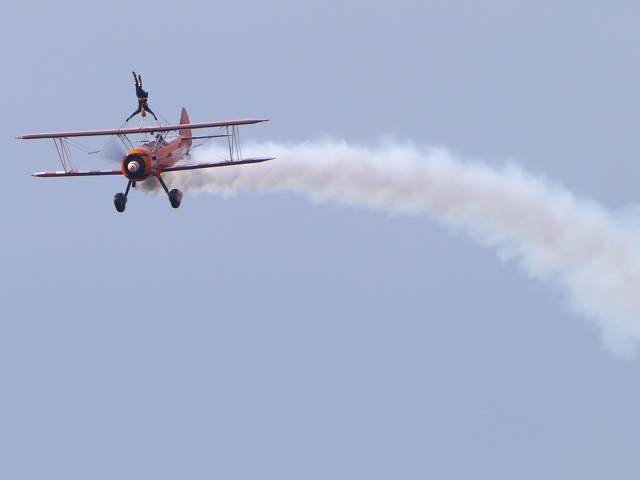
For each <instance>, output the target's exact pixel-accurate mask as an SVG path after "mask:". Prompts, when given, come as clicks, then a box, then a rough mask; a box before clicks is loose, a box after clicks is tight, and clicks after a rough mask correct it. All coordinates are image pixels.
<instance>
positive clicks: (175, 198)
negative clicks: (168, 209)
mask: <svg viewBox="0 0 640 480" xmlns="http://www.w3.org/2000/svg"><path fill="white" fill-rule="evenodd" d="M169 201H170V202H171V206H172V207H173V208H178V207H179V206H180V202H181V201H182V192H181V191H180V190H178V189H177V188H174V189H173V190H171V191H170V192H169Z"/></svg>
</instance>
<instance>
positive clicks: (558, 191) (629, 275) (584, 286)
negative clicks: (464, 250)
mask: <svg viewBox="0 0 640 480" xmlns="http://www.w3.org/2000/svg"><path fill="white" fill-rule="evenodd" d="M249 150H251V152H249ZM243 153H245V156H252V155H251V154H252V153H255V154H256V156H264V155H269V156H275V157H277V159H276V160H274V161H272V162H267V163H264V164H260V165H251V166H239V167H229V168H216V169H209V170H199V171H188V172H181V173H180V174H179V175H178V174H173V175H171V177H172V178H171V179H170V180H171V181H172V183H173V184H175V186H176V187H179V188H181V189H183V190H186V191H188V190H192V189H208V190H210V191H213V192H220V193H226V194H232V193H233V192H235V191H237V190H238V189H243V190H246V191H249V192H254V191H274V190H289V191H296V192H303V193H305V194H307V195H309V196H311V197H312V198H313V199H315V200H316V201H328V200H332V201H338V202H345V203H348V204H352V205H363V206H368V207H372V208H376V209H381V210H386V211H391V212H397V213H404V214H410V215H418V214H431V215H433V216H435V217H436V218H437V219H438V220H439V221H441V222H443V223H445V224H448V225H451V226H455V227H461V228H464V229H466V230H467V231H468V232H469V233H470V234H471V235H472V236H473V237H474V238H475V239H477V240H478V241H479V242H480V243H482V244H483V245H491V246H497V247H500V250H499V255H500V256H501V257H503V258H517V259H518V260H519V261H520V262H521V263H522V265H523V266H524V267H525V269H526V271H527V272H529V273H530V274H531V275H532V276H534V277H536V278H538V279H540V280H542V281H551V282H553V283H554V284H556V285H560V287H561V288H562V289H563V290H564V291H565V292H566V293H567V295H568V300H569V303H570V305H571V307H572V308H573V309H574V310H575V311H576V312H578V313H579V314H581V315H583V316H584V317H586V318H587V319H589V320H590V321H592V322H594V323H595V324H596V325H597V326H598V327H599V328H600V329H601V331H602V337H603V340H604V344H605V346H606V347H607V348H609V349H611V350H612V351H613V353H615V354H617V355H620V356H627V357H631V356H633V355H634V354H635V349H636V346H637V343H638V340H639V339H640V295H638V292H640V264H639V261H638V259H639V258H640V244H639V242H638V239H637V237H636V236H635V234H634V232H632V231H630V230H628V229H625V228H624V226H623V225H622V224H621V223H620V222H619V221H617V220H616V219H615V218H614V217H613V216H612V215H611V214H610V213H609V212H607V211H606V210H605V209H604V208H603V207H601V206H599V205H598V204H596V203H594V202H590V201H586V200H579V199H576V198H575V197H574V196H573V195H572V194H571V193H570V192H568V191H566V190H564V189H563V188H562V187H560V186H559V185H554V184H552V183H550V182H548V181H546V180H545V179H544V178H540V177H535V176H533V175H531V174H528V173H526V172H524V171H523V170H522V169H521V168H519V167H518V166H516V165H508V166H506V167H504V168H501V169H493V168H490V167H489V166H487V165H486V164H483V163H481V162H461V161H458V160H456V159H455V158H453V157H452V155H451V153H450V152H449V151H448V150H446V149H444V148H432V147H425V148H419V147H415V146H411V145H396V144H391V143H387V144H384V145H382V146H380V147H379V148H377V149H367V148H361V147H353V146H349V145H347V144H345V143H344V142H336V141H332V140H325V141H321V142H316V143H303V144H298V145H281V144H274V143H267V144H261V145H251V146H250V148H245V151H244V152H243ZM215 155H216V153H215V151H213V150H209V151H206V150H205V151H203V152H201V153H200V155H199V156H198V157H197V158H196V160H197V161H213V160H214V159H215V158H216V157H215ZM153 188H154V187H153V185H151V189H153Z"/></svg>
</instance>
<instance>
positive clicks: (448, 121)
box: [0, 1, 640, 479]
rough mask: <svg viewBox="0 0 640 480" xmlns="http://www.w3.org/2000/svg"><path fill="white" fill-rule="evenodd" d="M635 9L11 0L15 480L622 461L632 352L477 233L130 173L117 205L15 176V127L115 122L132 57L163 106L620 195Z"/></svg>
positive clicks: (612, 206)
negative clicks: (147, 190)
mask: <svg viewBox="0 0 640 480" xmlns="http://www.w3.org/2000/svg"><path fill="white" fill-rule="evenodd" d="M639 19H640V7H638V6H635V5H629V4H628V3H627V2H613V3H609V4H607V5H606V6H605V5H604V4H603V5H597V4H591V5H582V4H579V3H577V2H575V3H568V4H565V5H562V6H558V5H556V3H555V2H528V3H524V4H523V2H519V4H512V3H511V2H497V1H495V2H494V1H492V2H483V3H477V2H450V1H448V2H431V3H427V4H424V5H421V4H419V3H415V4H413V3H405V4H396V5H391V4H384V3H380V4H375V3H371V2H351V3H349V4H347V5H344V4H342V3H340V2H324V3H323V4H322V5H319V4H318V5H303V4H299V3H297V2H275V3H269V4H265V3H261V2H254V3H252V2H231V3H226V4H216V5H211V4H207V3H205V2H203V3H201V4H197V3H189V2H184V4H178V3H170V2H159V3H158V2H156V3H154V4H144V3H139V4H129V3H128V2H112V3H106V2H100V1H98V2H93V3H87V4H83V5H77V4H73V3H69V4H67V5H49V4H39V3H36V2H28V1H27V2H22V3H13V4H10V5H6V6H5V7H4V10H3V17H2V20H1V23H0V27H1V28H0V31H1V32H2V33H1V34H0V35H1V37H0V38H2V47H0V48H1V51H2V57H1V58H2V61H3V68H2V69H0V78H1V80H2V83H1V85H2V88H3V93H4V94H3V95H2V100H1V102H2V111H3V113H4V114H3V115H2V116H1V118H0V127H1V129H0V131H2V132H3V133H4V150H5V151H4V155H3V157H4V162H3V168H4V180H5V184H4V185H3V192H4V208H3V209H2V210H0V219H1V220H2V222H3V225H5V228H3V230H2V233H1V234H0V235H1V236H2V242H0V250H1V255H0V271H1V272H2V274H1V275H0V283H1V288H0V318H2V321H1V322H0V410H1V411H2V415H1V416H0V446H1V447H2V448H0V471H2V472H3V476H6V477H7V478H35V477H37V478H60V477H65V478H87V477H91V478H184V477H189V478H229V479H232V478H269V479H271V478H272V479H276V478H278V479H280V478H304V479H309V478H318V479H320V478H322V479H324V478H349V479H353V478H363V479H364V478H367V479H370V478H381V479H382V478H384V479H387V478H426V477H437V478H483V479H484V478H486V479H489V478H490V479H495V478H505V479H506V478H603V477H605V476H606V477H610V478H630V479H631V478H634V479H635V478H637V477H638V473H640V460H639V459H638V455H637V445H638V444H639V441H640V434H639V433H638V432H640V429H639V428H638V427H639V426H640V411H639V408H638V397H639V396H640V386H639V385H640V384H639V382H638V381H637V380H638V374H639V373H640V370H639V367H638V361H637V360H635V361H628V360H621V359H618V358H615V357H612V356H611V355H609V354H608V353H607V352H606V351H605V350H604V349H603V346H602V341H601V335H600V332H599V331H598V330H597V329H596V328H595V327H593V326H592V324H591V323H589V322H588V321H586V320H585V319H584V318H581V317H580V316H578V315H576V314H574V313H571V311H570V309H569V307H568V304H567V298H566V295H565V293H564V292H563V291H562V290H561V289H558V288H556V287H554V286H553V285H550V284H547V283H541V282H540V281H538V280H536V279H534V278H531V277H529V276H528V275H527V273H526V272H525V271H524V269H523V268H522V267H520V266H519V264H518V263H517V262H514V261H506V262H502V261H500V260H498V259H497V256H496V251H495V249H492V248H485V247H482V246H479V245H478V244H477V243H475V242H474V241H473V240H472V239H470V238H468V236H467V235H466V233H465V231H464V230H460V231H452V230H451V228H449V227H446V226H443V225H441V224H440V223H438V222H437V221H436V220H435V219H434V218H432V217H430V216H417V217H407V216H402V215H389V214H387V213H381V212H377V211H373V210H370V209H367V208H363V207H360V208H352V207H349V206H344V205H340V204H337V203H332V202H329V203H324V204H317V203H314V202H312V201H310V200H309V199H308V198H307V197H305V196H304V195H302V194H299V193H286V192H285V193H270V194H268V193H263V194H247V193H239V194H238V195H237V196H235V197H233V198H226V197H222V196H219V195H211V194H209V193H207V192H202V193H200V194H193V193H188V194H186V195H185V198H184V200H183V204H182V206H181V207H180V209H178V210H173V209H171V207H170V205H169V202H168V201H167V199H166V198H165V197H163V196H152V195H147V194H144V193H140V192H133V193H132V194H131V196H130V202H129V204H128V206H127V211H126V212H125V213H124V214H117V213H116V211H115V209H114V208H113V203H112V198H113V194H115V193H116V192H119V191H122V190H123V189H124V187H125V184H124V183H123V180H122V179H121V178H117V177H109V178H90V179H35V178H32V177H30V176H29V174H30V173H32V172H36V171H42V170H48V169H57V168H59V162H58V159H57V155H56V153H55V149H54V147H53V145H52V142H48V141H18V140H15V139H14V137H15V136H16V135H20V134H25V133H31V132H40V131H53V130H74V129H85V128H86V129H94V128H113V127H117V126H119V125H121V124H122V122H123V121H124V119H125V118H126V117H127V116H128V115H129V114H130V113H131V112H132V111H133V110H134V109H135V106H136V103H135V96H134V88H133V82H132V81H131V73H130V72H131V71H132V70H135V71H136V72H138V73H140V74H141V75H142V78H143V81H144V86H145V89H147V90H148V91H149V93H150V96H149V105H150V106H151V107H152V108H153V110H154V111H155V112H156V113H158V114H159V115H161V116H162V117H163V118H165V119H166V120H167V121H171V122H174V121H176V120H177V118H178V116H179V112H180V108H182V107H186V108H187V110H188V112H189V114H190V117H191V120H192V121H194V122H198V121H208V120H226V119H231V118H245V117H264V118H269V119H270V122H268V123H267V124H263V125H256V126H251V127H247V128H245V129H244V130H243V131H242V134H243V138H244V139H245V140H250V139H253V140H256V141H258V142H267V141H276V142H278V141H282V142H292V143H294V144H297V143H300V142H304V141H309V140H317V139H319V138H323V136H325V135H329V136H331V137H333V138H336V139H338V140H343V139H344V140H345V141H346V142H347V143H348V144H352V145H364V146H366V147H373V146H375V145H376V144H377V142H378V141H379V139H381V138H383V137H391V138H394V139H397V141H399V142H405V141H407V142H413V143H415V144H418V145H443V146H445V147H447V148H449V149H451V151H452V152H453V153H454V155H455V156H456V157H457V158H460V159H482V160H484V161H486V162H487V163H488V164H489V165H492V166H495V167H501V166H502V165H504V163H505V162H507V161H514V162H516V163H518V164H520V165H522V166H523V168H524V169H525V170H527V171H529V172H531V173H533V174H536V175H543V176H544V177H545V178H547V179H548V180H549V182H551V183H553V182H557V183H559V184H561V185H563V186H564V187H565V188H567V189H568V190H569V191H571V192H573V193H574V194H575V195H576V196H577V197H578V198H581V199H589V200H592V201H594V202H598V203H600V204H602V205H603V206H604V207H605V208H607V209H608V210H609V211H611V212H612V213H613V214H614V215H617V214H619V213H620V212H622V211H627V212H629V211H633V210H634V209H636V208H637V206H635V204H636V202H637V199H638V198H639V193H638V188H637V185H638V171H637V167H636V164H637V160H638V154H639V150H640V144H639V142H638V133H637V130H638V128H637V126H638V115H637V112H638V111H640V105H638V103H639V102H638V95H637V88H638V79H639V77H640V68H639V67H638V65H639V64H638V61H637V59H638V58H640V55H639V54H640V52H639V51H638V50H639V49H640V47H639V45H640V41H639V40H640V39H639V38H638V36H639V33H638V29H637V24H638V20H639ZM86 166H89V165H86ZM91 166H96V167H97V168H109V164H106V163H103V162H100V161H97V162H96V163H94V164H93V165H91ZM246 168H251V166H247V167H246ZM630 215H631V216H632V218H637V217H634V216H633V215H632V214H630Z"/></svg>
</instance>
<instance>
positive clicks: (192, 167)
mask: <svg viewBox="0 0 640 480" xmlns="http://www.w3.org/2000/svg"><path fill="white" fill-rule="evenodd" d="M269 160H273V158H245V159H244V160H238V161H236V162H231V161H223V162H214V163H195V164H192V165H174V166H172V167H167V168H165V169H163V170H162V171H163V172H176V171H179V170H195V169H196V168H213V167H230V166H232V165H244V164H247V163H261V162H266V161H269ZM94 175H122V170H119V169H118V170H75V171H70V172H64V171H61V172H38V173H33V174H31V176H32V177H90V176H94Z"/></svg>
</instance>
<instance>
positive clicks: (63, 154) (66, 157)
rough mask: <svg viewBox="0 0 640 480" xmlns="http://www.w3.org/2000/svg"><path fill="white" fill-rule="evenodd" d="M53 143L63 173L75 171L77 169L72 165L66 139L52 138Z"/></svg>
mask: <svg viewBox="0 0 640 480" xmlns="http://www.w3.org/2000/svg"><path fill="white" fill-rule="evenodd" d="M53 143H54V144H55V146H56V150H57V151H58V156H59V157H60V162H61V163H62V168H63V169H64V171H65V172H66V173H69V172H75V171H77V170H78V169H77V168H76V166H75V164H74V163H73V157H72V156H71V150H70V149H69V144H68V143H67V138H66V137H59V138H54V139H53Z"/></svg>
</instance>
